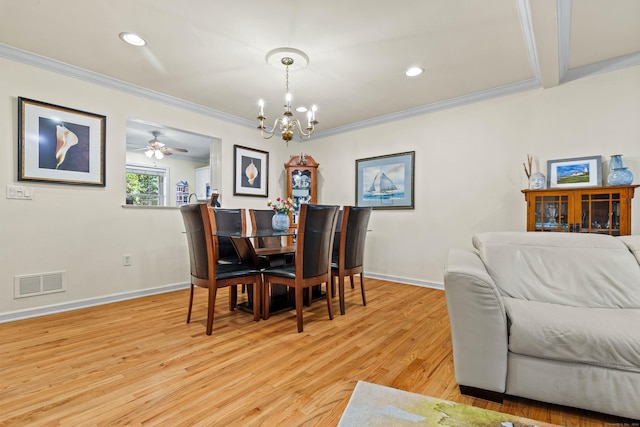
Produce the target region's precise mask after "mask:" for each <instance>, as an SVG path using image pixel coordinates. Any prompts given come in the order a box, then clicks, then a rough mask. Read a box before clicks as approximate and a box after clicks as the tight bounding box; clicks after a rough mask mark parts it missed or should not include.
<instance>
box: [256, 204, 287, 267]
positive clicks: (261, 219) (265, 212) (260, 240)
mask: <svg viewBox="0 0 640 427" xmlns="http://www.w3.org/2000/svg"><path fill="white" fill-rule="evenodd" d="M272 218H273V209H249V219H250V220H251V229H252V230H254V231H262V230H272V229H273V227H272V225H271V219H272ZM253 246H254V247H256V248H281V247H282V238H280V237H273V236H268V237H258V236H256V237H254V238H253ZM259 258H260V264H261V265H263V266H265V267H275V266H277V265H283V264H286V263H287V262H289V261H290V260H291V259H292V257H291V256H290V255H287V254H277V255H269V256H260V257H259Z"/></svg>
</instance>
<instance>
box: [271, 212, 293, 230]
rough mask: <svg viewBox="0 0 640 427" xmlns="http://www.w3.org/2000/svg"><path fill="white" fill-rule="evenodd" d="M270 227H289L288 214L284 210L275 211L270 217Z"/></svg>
mask: <svg viewBox="0 0 640 427" xmlns="http://www.w3.org/2000/svg"><path fill="white" fill-rule="evenodd" d="M271 227H272V228H273V229H274V230H275V231H285V230H286V229H288V228H289V215H288V214H287V213H285V212H276V213H275V214H274V215H273V218H271Z"/></svg>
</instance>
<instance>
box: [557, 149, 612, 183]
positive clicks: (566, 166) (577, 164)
mask: <svg viewBox="0 0 640 427" xmlns="http://www.w3.org/2000/svg"><path fill="white" fill-rule="evenodd" d="M547 180H548V184H549V185H548V188H574V187H597V186H600V185H602V158H601V156H590V157H575V158H571V159H559V160H548V161H547Z"/></svg>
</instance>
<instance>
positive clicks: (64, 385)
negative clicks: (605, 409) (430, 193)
mask: <svg viewBox="0 0 640 427" xmlns="http://www.w3.org/2000/svg"><path fill="white" fill-rule="evenodd" d="M356 282H357V280H356ZM366 286H367V306H366V307H365V306H363V305H362V299H361V295H360V288H359V283H356V286H355V288H354V289H351V288H350V287H349V286H347V287H346V288H345V292H346V309H347V312H346V314H345V315H344V316H342V315H340V314H339V310H338V300H337V298H335V299H334V320H329V319H328V317H327V311H326V304H325V302H324V301H323V300H322V301H316V302H314V303H313V304H312V305H311V306H310V307H305V308H304V332H303V333H301V334H298V333H297V331H296V322H295V311H294V310H291V311H285V312H281V313H276V314H273V315H272V316H271V317H270V319H269V320H267V321H259V322H254V321H253V318H252V316H251V315H250V314H248V313H245V312H242V311H240V310H236V311H232V312H231V311H228V308H227V304H228V294H227V292H226V291H225V290H222V291H220V292H219V296H218V299H217V307H216V317H215V320H214V329H213V335H211V336H207V335H206V334H205V319H206V293H205V292H204V291H202V290H198V289H197V290H196V294H195V301H194V311H193V315H192V323H190V324H186V323H185V320H186V310H187V301H188V291H178V292H172V293H167V294H161V295H153V296H149V297H144V298H139V299H134V300H129V301H123V302H118V303H114V304H109V305H104V306H99V307H91V308H87V309H82V310H77V311H72V312H67V313H59V314H54V315H50V316H45V317H40V318H34V319H27V320H22V321H17V322H12V323H6V324H1V325H0V343H1V345H0V358H1V359H0V360H2V363H1V365H0V393H1V396H2V399H1V401H0V426H27V425H28V426H50V425H60V426H67V425H68V426H79V425H82V426H91V425H96V426H120V425H130V426H143V425H144V426H155V425H158V426H160V425H162V426H165V425H171V426H182V425H185V426H186V425H189V426H192V425H193V426H199V425H200V426H212V425H225V426H227V425H238V426H272V425H278V426H335V425H336V424H337V422H338V420H339V419H340V416H341V415H342V412H343V411H344V408H345V407H346V405H347V402H348V401H349V398H350V396H351V393H352V391H353V388H354V387H355V384H356V382H357V381H358V380H364V381H369V382H373V383H377V384H382V385H386V386H390V387H395V388H399V389H403V390H407V391H411V392H415V393H421V394H426V395H430V396H435V397H439V398H442V399H448V400H452V401H456V402H460V403H465V404H469V405H474V406H478V407H483V408H487V409H492V410H497V411H502V412H507V413H511V414H516V415H520V416H525V417H528V418H533V419H537V420H540V421H547V422H552V423H556V424H563V425H566V426H568V427H571V426H576V427H592V426H605V425H609V424H610V423H621V422H623V421H625V420H622V419H619V418H616V417H611V416H606V415H602V414H595V413H591V412H588V411H581V410H577V409H571V408H564V407H559V406H555V405H548V404H544V403H540V402H533V401H529V400H526V399H520V398H515V397H514V398H511V397H509V398H507V399H505V401H504V403H503V404H497V403H494V402H488V401H484V400H481V399H474V398H471V397H467V396H463V395H461V394H460V392H459V390H458V388H457V385H456V383H455V379H454V376H453V358H452V351H451V339H450V332H449V319H448V316H447V309H446V301H445V298H444V292H443V291H439V290H434V289H427V288H421V287H416V286H410V285H402V284H397V283H391V282H385V281H381V280H374V279H367V283H366ZM239 298H240V300H243V298H246V294H240V297H239Z"/></svg>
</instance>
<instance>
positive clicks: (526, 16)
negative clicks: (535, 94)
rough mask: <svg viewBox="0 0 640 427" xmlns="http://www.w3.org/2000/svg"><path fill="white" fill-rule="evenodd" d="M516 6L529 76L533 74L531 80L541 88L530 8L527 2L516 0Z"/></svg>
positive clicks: (525, 0) (526, 0)
mask: <svg viewBox="0 0 640 427" xmlns="http://www.w3.org/2000/svg"><path fill="white" fill-rule="evenodd" d="M516 6H517V8H518V17H519V18H520V26H521V27H522V36H523V38H524V44H525V46H526V47H527V54H528V55H529V66H530V67H531V74H533V78H534V79H535V80H536V81H537V82H538V84H539V85H540V86H542V79H541V78H540V63H539V62H538V53H537V52H538V50H537V49H536V37H535V33H534V31H533V23H532V21H531V6H530V4H529V0H516Z"/></svg>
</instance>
